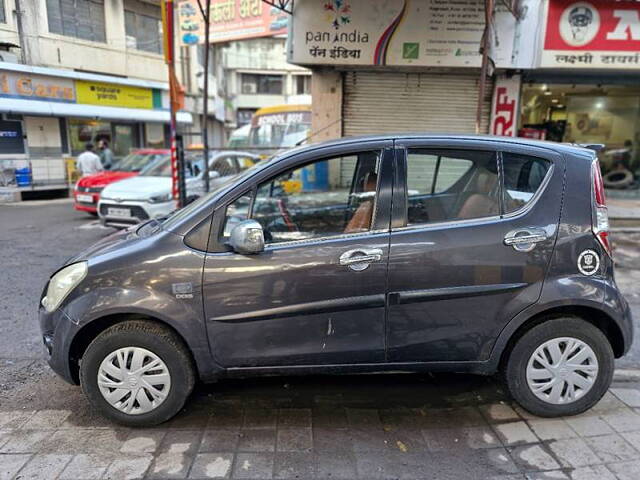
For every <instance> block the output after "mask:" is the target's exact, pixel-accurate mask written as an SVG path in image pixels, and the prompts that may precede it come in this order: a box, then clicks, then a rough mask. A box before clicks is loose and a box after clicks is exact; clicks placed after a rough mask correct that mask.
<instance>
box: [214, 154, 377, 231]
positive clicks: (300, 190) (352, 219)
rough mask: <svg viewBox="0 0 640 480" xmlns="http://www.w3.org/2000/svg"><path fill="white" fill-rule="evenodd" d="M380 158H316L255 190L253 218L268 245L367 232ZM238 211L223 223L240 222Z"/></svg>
mask: <svg viewBox="0 0 640 480" xmlns="http://www.w3.org/2000/svg"><path fill="white" fill-rule="evenodd" d="M379 159H380V155H379V153H378V152H363V153H359V154H353V155H349V156H344V157H336V158H330V159H324V160H319V161H316V162H314V163H311V164H309V165H306V166H304V167H301V168H296V169H294V170H289V171H287V172H285V173H282V174H279V175H278V176H276V177H275V178H273V179H271V180H269V181H267V182H264V183H263V184H261V185H260V186H258V189H257V193H256V197H255V200H254V202H253V208H252V218H254V219H255V220H257V221H258V222H260V224H261V225H262V228H263V229H264V232H265V240H266V242H267V243H280V242H286V241H292V240H306V239H312V238H320V237H328V236H335V235H343V234H349V233H359V232H366V231H368V230H369V229H370V228H371V225H372V222H373V214H374V209H375V198H376V188H377V178H378V168H379ZM242 201H243V202H246V201H245V200H242ZM237 208H240V207H237ZM243 208H244V207H243ZM234 209H236V206H234ZM236 211H239V210H237V209H236V210H229V209H228V210H227V218H226V222H225V224H226V225H230V224H231V222H236V223H237V221H240V220H238V218H236V217H237V216H238V215H237V214H236V213H234V212H236ZM245 218H246V217H245ZM224 233H225V235H228V234H229V233H230V229H229V228H228V227H226V228H225V232H224Z"/></svg>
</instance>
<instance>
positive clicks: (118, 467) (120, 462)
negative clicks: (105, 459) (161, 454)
mask: <svg viewBox="0 0 640 480" xmlns="http://www.w3.org/2000/svg"><path fill="white" fill-rule="evenodd" d="M152 460H153V456H152V455H150V454H144V455H137V456H131V455H123V456H122V457H119V458H117V459H115V460H114V461H113V462H111V464H110V465H109V467H108V468H107V471H106V472H105V474H104V476H103V479H104V480H137V479H141V478H144V475H145V473H146V472H147V470H148V469H149V466H150V465H151V462H152Z"/></svg>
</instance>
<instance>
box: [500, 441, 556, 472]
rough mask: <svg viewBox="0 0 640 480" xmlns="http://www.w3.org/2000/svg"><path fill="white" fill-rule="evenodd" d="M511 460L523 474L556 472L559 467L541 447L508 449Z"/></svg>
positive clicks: (524, 446) (530, 446)
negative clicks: (546, 471)
mask: <svg viewBox="0 0 640 480" xmlns="http://www.w3.org/2000/svg"><path fill="white" fill-rule="evenodd" d="M509 453H510V454H511V458H513V460H514V462H515V463H516V465H518V466H519V467H520V469H521V470H523V471H525V472H539V471H544V470H558V469H560V465H559V464H558V462H557V461H556V460H555V459H554V458H553V456H552V455H551V454H550V453H549V452H548V451H547V450H545V448H543V447H542V445H539V444H538V445H523V446H520V447H513V448H510V449H509Z"/></svg>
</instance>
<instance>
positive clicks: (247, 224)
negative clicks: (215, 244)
mask: <svg viewBox="0 0 640 480" xmlns="http://www.w3.org/2000/svg"><path fill="white" fill-rule="evenodd" d="M229 245H231V248H233V250H234V251H235V252H237V253H241V254H243V255H252V254H256V253H260V252H262V251H263V250H264V232H263V230H262V225H260V224H259V223H258V222H256V221H255V220H244V221H242V222H240V223H239V224H237V225H236V226H235V227H233V230H231V236H230V237H229Z"/></svg>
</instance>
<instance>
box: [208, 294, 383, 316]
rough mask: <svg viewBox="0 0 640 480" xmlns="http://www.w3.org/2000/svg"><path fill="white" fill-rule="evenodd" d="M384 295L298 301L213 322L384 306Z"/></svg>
mask: <svg viewBox="0 0 640 480" xmlns="http://www.w3.org/2000/svg"><path fill="white" fill-rule="evenodd" d="M384 300H385V298H384V295H383V294H380V295H365V296H362V297H347V298H338V299H331V300H321V301H318V302H308V303H298V304H296V305H285V306H283V307H275V308H267V309H264V310H256V311H252V312H246V313H237V314H233V315H223V316H221V317H212V318H210V319H209V320H210V321H213V322H252V321H255V320H264V319H267V318H283V317H292V316H297V315H309V314H314V313H331V312H343V311H348V310H363V309H367V308H379V307H384Z"/></svg>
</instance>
